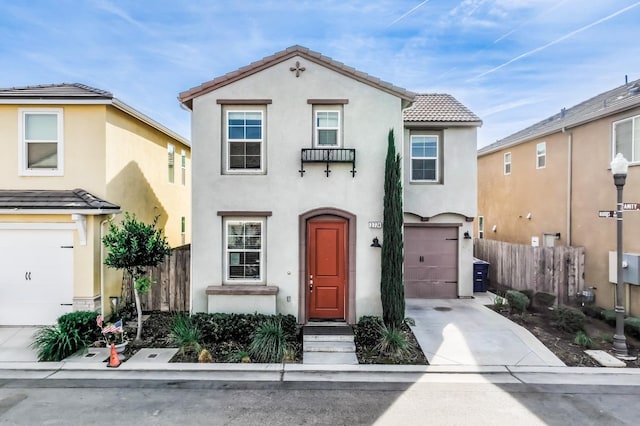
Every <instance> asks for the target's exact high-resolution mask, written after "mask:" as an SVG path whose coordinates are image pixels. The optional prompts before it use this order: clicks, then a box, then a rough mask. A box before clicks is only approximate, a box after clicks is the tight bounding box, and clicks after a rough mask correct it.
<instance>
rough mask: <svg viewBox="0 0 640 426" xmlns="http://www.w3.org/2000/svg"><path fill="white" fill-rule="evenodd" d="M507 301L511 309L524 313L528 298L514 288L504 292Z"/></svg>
mask: <svg viewBox="0 0 640 426" xmlns="http://www.w3.org/2000/svg"><path fill="white" fill-rule="evenodd" d="M505 297H506V299H507V302H509V307H510V308H511V310H512V311H515V312H518V313H520V314H524V313H525V312H526V310H527V306H529V298H528V297H527V296H525V295H524V294H522V293H521V292H519V291H516V290H509V291H507V294H506V296H505Z"/></svg>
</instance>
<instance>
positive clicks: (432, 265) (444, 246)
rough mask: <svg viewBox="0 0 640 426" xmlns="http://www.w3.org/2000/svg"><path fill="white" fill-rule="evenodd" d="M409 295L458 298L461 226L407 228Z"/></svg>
mask: <svg viewBox="0 0 640 426" xmlns="http://www.w3.org/2000/svg"><path fill="white" fill-rule="evenodd" d="M404 247H405V255H404V276H405V278H404V279H405V289H404V291H405V296H406V297H408V298H411V297H416V298H432V299H436V298H438V299H439V298H455V297H458V228H454V227H447V228H437V227H411V226H408V227H405V234H404Z"/></svg>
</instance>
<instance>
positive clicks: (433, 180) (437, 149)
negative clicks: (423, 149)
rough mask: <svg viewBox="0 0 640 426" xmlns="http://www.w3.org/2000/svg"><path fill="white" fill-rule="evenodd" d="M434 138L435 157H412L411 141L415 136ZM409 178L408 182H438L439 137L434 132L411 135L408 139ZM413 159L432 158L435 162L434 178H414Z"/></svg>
mask: <svg viewBox="0 0 640 426" xmlns="http://www.w3.org/2000/svg"><path fill="white" fill-rule="evenodd" d="M425 137H426V138H435V142H436V156H435V157H414V156H413V141H414V139H415V138H425ZM409 154H410V158H409V178H410V182H428V183H437V182H440V137H439V135H435V134H424V135H411V138H410V141H409ZM413 160H434V161H435V164H436V175H435V178H434V179H414V178H413Z"/></svg>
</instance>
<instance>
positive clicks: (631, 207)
mask: <svg viewBox="0 0 640 426" xmlns="http://www.w3.org/2000/svg"><path fill="white" fill-rule="evenodd" d="M622 210H640V203H622Z"/></svg>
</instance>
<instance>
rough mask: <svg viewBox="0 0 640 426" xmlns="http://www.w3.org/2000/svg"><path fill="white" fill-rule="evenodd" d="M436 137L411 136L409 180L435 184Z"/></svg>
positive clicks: (436, 175)
mask: <svg viewBox="0 0 640 426" xmlns="http://www.w3.org/2000/svg"><path fill="white" fill-rule="evenodd" d="M438 168H439V167H438V136H435V135H413V136H411V180H412V181H428V182H437V181H438V180H439V170H438Z"/></svg>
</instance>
